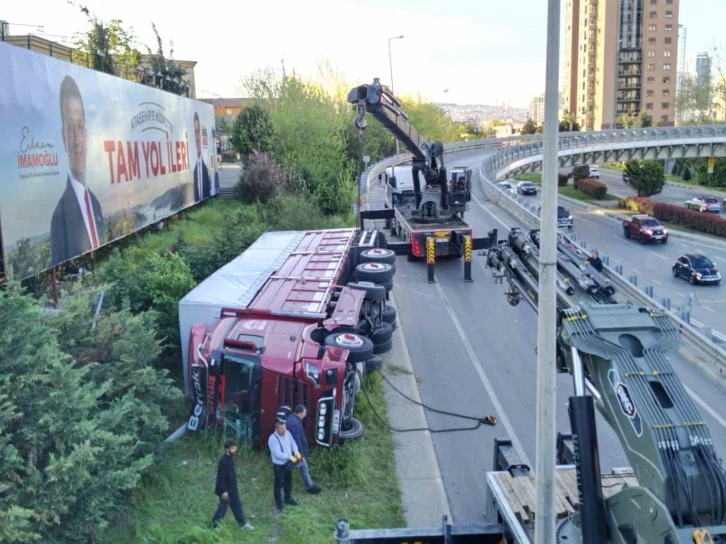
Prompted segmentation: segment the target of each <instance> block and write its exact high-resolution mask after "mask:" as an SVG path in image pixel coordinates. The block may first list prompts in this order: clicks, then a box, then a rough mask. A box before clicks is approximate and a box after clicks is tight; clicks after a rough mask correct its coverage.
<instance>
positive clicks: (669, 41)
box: [665, 38, 673, 45]
mask: <svg viewBox="0 0 726 544" xmlns="http://www.w3.org/2000/svg"><path fill="white" fill-rule="evenodd" d="M672 40H673V38H666V39H665V43H666V45H667V44H669V43H671V41H672Z"/></svg>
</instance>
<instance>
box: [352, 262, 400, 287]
mask: <svg viewBox="0 0 726 544" xmlns="http://www.w3.org/2000/svg"><path fill="white" fill-rule="evenodd" d="M395 273H396V270H395V269H394V268H393V267H392V266H391V265H390V264H386V263H361V264H359V265H358V266H356V267H355V275H356V277H357V278H358V281H359V282H360V281H372V282H373V283H384V282H387V281H388V280H390V279H391V278H393V274H395Z"/></svg>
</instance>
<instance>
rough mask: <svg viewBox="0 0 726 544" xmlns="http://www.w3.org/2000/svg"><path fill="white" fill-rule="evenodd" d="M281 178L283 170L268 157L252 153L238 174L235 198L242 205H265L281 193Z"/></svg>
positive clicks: (282, 184) (282, 182) (257, 152)
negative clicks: (245, 166) (256, 203)
mask: <svg viewBox="0 0 726 544" xmlns="http://www.w3.org/2000/svg"><path fill="white" fill-rule="evenodd" d="M283 176H284V172H283V170H282V169H281V168H280V166H279V165H278V164H277V163H276V162H275V161H274V160H273V159H272V158H271V157H270V156H268V155H266V154H265V153H260V152H259V151H253V152H252V153H250V156H249V164H248V166H247V168H245V169H244V170H243V171H242V174H240V178H239V183H238V184H237V188H236V189H237V197H238V198H239V199H240V200H241V201H242V202H243V203H244V204H254V203H255V202H259V203H261V204H265V203H267V202H269V201H270V200H272V199H273V198H275V197H276V196H277V195H278V194H280V193H281V192H283V187H284V180H283Z"/></svg>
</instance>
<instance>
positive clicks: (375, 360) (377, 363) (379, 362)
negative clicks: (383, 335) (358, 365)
mask: <svg viewBox="0 0 726 544" xmlns="http://www.w3.org/2000/svg"><path fill="white" fill-rule="evenodd" d="M381 368H383V359H381V358H380V357H379V356H378V355H374V356H373V357H371V358H370V359H368V360H367V361H366V372H376V371H377V370H380V369H381Z"/></svg>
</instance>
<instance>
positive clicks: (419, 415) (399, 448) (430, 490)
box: [382, 291, 453, 527]
mask: <svg viewBox="0 0 726 544" xmlns="http://www.w3.org/2000/svg"><path fill="white" fill-rule="evenodd" d="M390 303H391V304H392V305H393V306H394V307H395V306H396V302H395V298H394V296H393V291H391V301H390ZM397 319H398V327H396V330H395V331H393V347H392V349H391V351H389V352H388V353H386V354H384V355H383V356H382V359H383V361H384V364H383V368H382V372H383V374H384V376H385V377H386V378H387V379H388V380H389V381H390V382H391V384H393V386H395V387H396V389H398V390H399V391H401V392H402V393H404V394H405V395H407V396H409V397H411V398H412V399H413V400H415V401H416V402H421V396H420V394H419V390H418V383H417V382H416V375H415V374H414V371H413V366H412V364H411V359H410V357H409V355H408V346H407V345H406V339H405V337H404V334H403V327H402V325H401V316H400V315H399V316H398V318H397ZM394 368H395V370H394ZM385 397H386V403H387V405H388V420H389V424H390V425H391V427H394V428H398V429H407V428H419V427H428V422H427V420H426V414H425V413H424V409H423V408H422V407H421V406H419V405H417V404H414V403H412V402H410V401H408V400H406V399H405V398H403V397H402V396H401V395H400V394H398V393H397V392H396V391H394V390H393V389H392V388H391V387H390V386H389V385H388V384H385ZM393 441H394V444H395V455H396V476H397V478H398V482H399V485H400V489H401V502H402V503H403V512H404V516H405V518H406V526H407V527H436V526H438V525H440V524H441V516H442V515H443V514H446V515H448V516H449V520H450V521H453V519H452V517H451V508H450V506H449V499H448V497H447V496H446V490H445V489H444V481H443V477H442V476H441V471H440V469H439V462H438V458H437V456H436V450H435V449H434V442H433V439H432V438H431V433H430V432H429V431H418V432H411V433H405V434H402V433H397V432H395V431H393ZM424 498H425V500H424Z"/></svg>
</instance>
